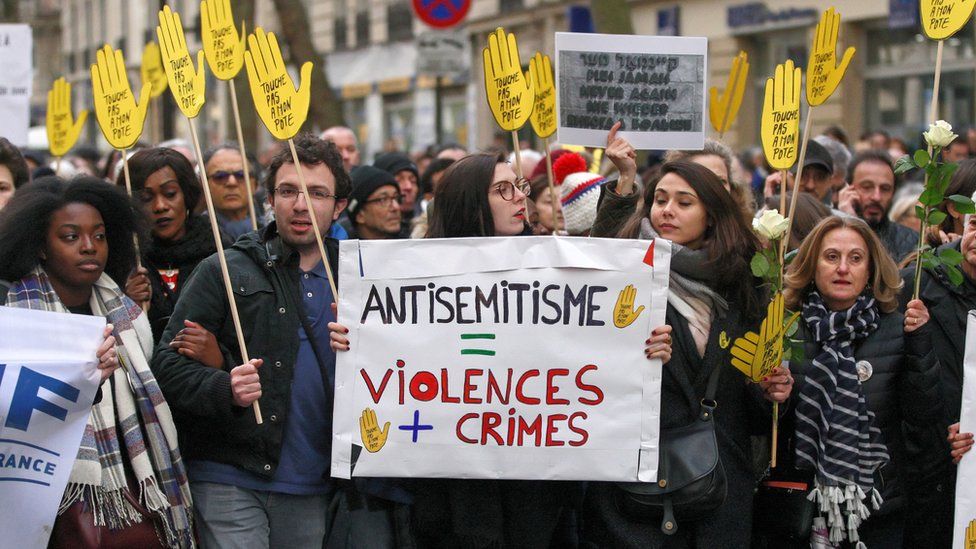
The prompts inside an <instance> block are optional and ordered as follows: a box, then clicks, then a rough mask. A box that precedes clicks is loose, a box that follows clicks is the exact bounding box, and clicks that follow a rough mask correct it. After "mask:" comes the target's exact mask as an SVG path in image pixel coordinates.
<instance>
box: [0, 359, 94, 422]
mask: <svg viewBox="0 0 976 549" xmlns="http://www.w3.org/2000/svg"><path fill="white" fill-rule="evenodd" d="M4 370H6V365H5V364H0V382H2V381H3V374H4ZM42 388H43V389H46V390H47V391H50V392H52V393H54V394H56V395H58V396H59V397H61V398H64V399H65V400H70V401H71V402H77V401H78V396H79V394H80V391H79V390H78V389H76V388H75V387H72V386H71V385H68V384H67V383H65V382H63V381H61V380H59V379H55V378H53V377H50V376H46V375H44V374H41V373H38V372H35V371H34V370H31V369H30V368H21V369H20V377H19V378H18V379H17V386H16V387H15V388H14V398H13V401H12V402H11V403H10V412H9V414H8V415H7V421H6V423H5V424H4V427H10V428H12V429H17V430H19V431H25V432H26V431H27V427H28V425H29V424H30V420H31V415H32V414H33V413H34V410H37V411H38V412H43V413H45V414H47V415H49V416H51V417H53V418H55V419H58V420H61V421H64V419H65V417H67V415H68V411H67V410H66V409H64V408H62V407H61V406H58V405H57V404H54V403H52V402H50V401H48V400H44V399H43V398H41V396H40V394H39V390H40V389H42Z"/></svg>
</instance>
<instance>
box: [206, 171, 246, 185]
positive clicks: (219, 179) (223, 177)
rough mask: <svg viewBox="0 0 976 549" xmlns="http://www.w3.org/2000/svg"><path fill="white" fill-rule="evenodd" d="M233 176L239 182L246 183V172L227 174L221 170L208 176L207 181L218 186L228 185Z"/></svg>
mask: <svg viewBox="0 0 976 549" xmlns="http://www.w3.org/2000/svg"><path fill="white" fill-rule="evenodd" d="M232 175H233V176H234V179H236V180H237V181H244V170H237V171H236V172H225V171H223V170H220V171H216V172H214V173H212V174H209V175H207V179H209V180H210V181H213V182H214V183H216V184H218V185H226V184H227V181H229V180H230V176H232Z"/></svg>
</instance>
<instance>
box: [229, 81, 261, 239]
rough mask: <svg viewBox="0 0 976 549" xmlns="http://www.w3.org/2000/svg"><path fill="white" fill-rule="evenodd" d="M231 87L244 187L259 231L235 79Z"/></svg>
mask: <svg viewBox="0 0 976 549" xmlns="http://www.w3.org/2000/svg"><path fill="white" fill-rule="evenodd" d="M227 83H228V84H229V85H230V103H231V107H233V110H234V126H235V127H236V129H237V145H238V146H239V147H240V149H241V162H242V163H243V164H244V186H245V188H246V189H247V208H248V211H250V213H251V229H253V230H255V231H256V230H258V216H257V213H256V211H255V208H254V189H252V188H251V163H250V162H249V161H248V159H247V150H246V149H245V148H244V131H243V130H242V129H241V111H240V110H239V109H238V108H237V88H236V86H234V79H233V78H231V79H230V80H228V81H227Z"/></svg>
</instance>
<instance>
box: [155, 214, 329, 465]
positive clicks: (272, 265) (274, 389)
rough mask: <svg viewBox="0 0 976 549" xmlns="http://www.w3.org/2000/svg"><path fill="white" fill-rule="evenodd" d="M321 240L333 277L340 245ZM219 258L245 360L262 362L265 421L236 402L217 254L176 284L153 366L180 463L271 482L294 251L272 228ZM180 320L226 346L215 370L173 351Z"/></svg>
mask: <svg viewBox="0 0 976 549" xmlns="http://www.w3.org/2000/svg"><path fill="white" fill-rule="evenodd" d="M325 245H326V249H327V252H328V255H329V263H330V265H331V266H332V272H333V273H336V272H338V270H337V268H336V267H337V261H338V255H339V254H338V243H337V242H336V241H334V240H332V239H326V240H325ZM226 259H227V265H228V270H229V271H230V280H231V284H232V287H233V289H234V299H235V301H236V303H237V310H238V312H239V313H240V319H241V326H242V327H243V330H244V340H245V341H246V343H247V351H248V354H249V357H250V358H261V359H264V365H263V366H262V367H261V368H259V369H258V375H259V376H260V379H261V392H262V395H261V412H262V414H263V416H264V423H263V424H262V425H257V424H256V423H255V420H254V414H253V413H252V412H251V410H250V409H249V408H248V409H246V408H241V407H238V406H235V405H234V402H233V397H232V394H231V388H230V370H231V369H232V368H234V367H235V366H237V365H238V364H241V363H242V362H243V360H242V358H241V352H240V348H239V346H238V343H237V336H236V332H235V330H234V323H233V321H232V319H231V313H230V307H229V304H228V300H227V294H226V293H225V290H224V284H223V278H222V276H221V272H220V264H219V262H218V258H217V256H216V255H213V256H211V257H208V258H207V259H205V260H204V261H203V262H201V263H200V265H199V266H198V267H197V272H196V273H195V274H194V276H193V277H192V279H191V280H190V281H189V283H188V284H187V285H186V287H185V288H183V291H182V292H181V296H180V300H179V302H178V303H177V305H176V308H175V309H174V311H173V316H172V317H171V318H170V321H169V324H168V325H167V326H166V330H165V331H164V333H163V336H162V339H161V341H160V343H159V345H157V347H156V352H155V354H154V356H153V361H152V370H153V374H155V376H156V380H157V381H158V382H159V386H160V388H161V389H162V391H163V394H164V395H165V396H166V400H167V401H168V402H169V405H170V407H171V408H172V410H173V416H174V418H175V420H176V425H177V429H178V431H179V433H180V446H181V448H182V449H183V453H184V457H185V459H187V460H208V461H215V462H219V463H226V464H229V465H233V466H235V467H238V468H240V469H243V470H245V471H248V472H249V473H253V474H255V475H258V476H259V477H261V478H265V479H271V478H272V477H273V475H274V472H275V470H276V469H277V467H278V460H279V457H280V454H281V446H282V442H283V437H284V433H285V423H286V422H287V421H288V410H289V403H290V401H291V385H292V376H293V374H294V371H295V360H296V358H297V355H298V346H299V339H298V330H299V329H300V326H301V322H300V320H299V316H298V314H297V313H298V311H297V310H295V309H294V307H298V306H300V305H299V304H300V303H301V302H302V301H301V298H300V295H301V283H300V281H299V278H298V277H299V268H298V254H297V253H296V252H294V251H293V250H289V249H288V248H287V247H286V246H285V245H284V244H283V243H282V242H281V239H280V238H279V237H278V236H277V232H276V225H275V224H271V225H269V226H268V227H266V228H265V229H264V230H262V231H261V232H260V233H248V234H246V235H244V236H242V237H241V238H240V239H239V240H238V241H237V243H235V244H234V246H233V247H232V248H230V249H228V250H227V251H226ZM184 319H190V320H193V321H195V322H199V323H200V324H202V325H203V327H204V328H206V329H207V330H208V331H210V332H211V333H213V334H214V335H216V337H217V341H218V342H219V343H220V345H221V348H222V349H223V350H224V351H225V353H224V355H225V358H224V366H223V368H222V369H215V368H209V367H207V366H204V365H203V364H201V363H199V362H197V361H195V360H192V359H190V358H188V357H185V356H183V355H181V354H179V353H177V352H176V351H175V350H173V349H171V348H170V346H169V342H170V341H172V339H173V337H174V336H175V335H176V333H177V332H179V331H180V330H181V329H182V328H183V320H184ZM330 393H331V391H330Z"/></svg>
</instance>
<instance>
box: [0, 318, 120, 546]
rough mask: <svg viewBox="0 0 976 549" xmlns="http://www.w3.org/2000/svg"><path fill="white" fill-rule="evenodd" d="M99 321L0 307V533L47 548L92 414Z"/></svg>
mask: <svg viewBox="0 0 976 549" xmlns="http://www.w3.org/2000/svg"><path fill="white" fill-rule="evenodd" d="M104 328H105V319H104V318H102V317H93V316H82V315H67V314H61V313H50V312H46V311H32V310H29V309H13V308H10V307H0V532H3V541H2V542H0V546H3V547H47V542H48V538H49V537H50V535H51V529H52V528H53V526H54V519H55V517H56V516H57V513H58V505H59V504H60V503H61V495H62V494H63V493H64V489H65V486H67V484H68V477H69V475H70V473H71V468H72V466H73V465H74V463H75V457H76V456H77V454H78V446H79V444H80V443H81V435H82V433H83V432H84V430H85V425H86V424H87V422H88V416H89V414H90V413H91V406H92V401H93V400H94V399H95V392H96V391H97V389H98V380H99V374H98V370H97V369H96V367H95V351H96V350H97V349H98V345H99V344H100V343H101V342H102V330H103V329H104Z"/></svg>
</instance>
